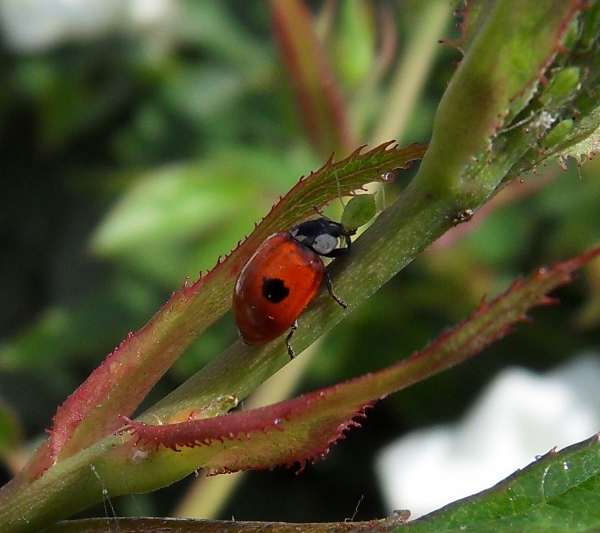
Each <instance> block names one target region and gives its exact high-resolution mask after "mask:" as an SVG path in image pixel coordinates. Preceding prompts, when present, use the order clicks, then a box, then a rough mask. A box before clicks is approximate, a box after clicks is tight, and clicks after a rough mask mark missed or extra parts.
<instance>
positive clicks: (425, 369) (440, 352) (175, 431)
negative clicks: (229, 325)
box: [123, 247, 600, 473]
mask: <svg viewBox="0 0 600 533" xmlns="http://www.w3.org/2000/svg"><path fill="white" fill-rule="evenodd" d="M598 255H600V247H597V248H594V249H592V250H590V251H588V252H586V253H583V254H581V255H580V256H577V257H575V258H573V259H570V260H568V261H565V262H562V263H559V264H557V265H555V266H554V267H552V268H549V269H545V268H541V269H539V270H538V271H537V272H536V273H534V274H533V275H532V276H531V277H530V278H529V279H527V280H517V281H515V282H514V283H513V284H512V286H511V287H510V288H509V290H508V291H507V292H506V293H505V294H503V295H500V296H498V297H496V298H495V299H494V300H492V301H491V302H490V303H486V302H485V301H484V302H482V303H481V304H480V306H479V308H478V309H477V310H476V312H475V313H474V314H473V315H472V316H471V317H470V318H469V319H467V320H466V321H465V322H463V323H461V324H459V325H458V326H456V327H455V328H454V329H452V330H450V331H448V332H446V333H444V334H443V335H441V336H440V337H439V338H438V339H437V340H436V341H435V342H434V343H433V344H432V345H431V346H429V347H428V348H427V349H426V350H424V351H423V352H420V353H416V354H414V355H412V356H411V357H410V358H409V359H407V360H405V361H401V362H399V363H396V364H395V365H392V366H390V367H388V368H385V369H383V370H380V371H378V372H374V373H371V374H366V375H364V376H361V377H359V378H356V379H353V380H350V381H347V382H345V383H342V384H338V385H335V386H333V387H329V388H326V389H322V390H319V391H316V392H313V393H310V394H305V395H303V396H300V397H298V398H294V399H291V400H287V401H284V402H281V403H278V404H275V405H271V406H268V407H264V408H260V409H254V410H251V411H240V412H234V413H230V414H227V415H223V416H219V417H216V418H210V419H205V420H197V421H189V422H183V423H180V424H165V425H152V424H145V423H142V422H134V421H128V423H127V426H126V428H125V430H123V432H125V431H128V432H130V433H131V434H132V435H133V446H134V447H138V446H139V447H140V448H141V449H143V450H144V452H145V453H149V454H152V456H153V459H154V460H155V461H156V460H160V459H161V458H162V459H167V458H168V460H169V461H170V462H171V464H172V462H174V461H179V460H182V461H189V460H191V461H194V462H195V463H194V464H196V465H200V466H203V467H205V468H207V469H209V471H211V472H212V473H223V472H235V471H239V470H248V469H261V468H272V467H274V466H277V465H291V464H293V463H295V462H299V463H300V464H301V465H303V464H304V463H305V462H306V461H307V460H315V459H317V458H319V457H321V456H322V455H324V454H326V453H327V451H328V449H329V446H330V445H331V444H332V443H333V442H335V441H337V440H338V439H339V438H341V437H342V436H343V433H344V431H345V430H346V429H348V428H349V427H351V426H355V425H358V423H357V422H356V420H355V419H356V417H359V416H362V415H363V414H364V410H365V408H366V407H368V406H370V405H371V404H373V403H374V402H375V401H377V400H379V399H381V398H384V397H385V396H387V395H388V394H390V393H392V392H395V391H398V390H401V389H403V388H405V387H407V386H409V385H411V384H413V383H416V382H417V381H420V380H422V379H424V378H426V377H429V376H432V375H434V374H436V373H438V372H441V371H442V370H445V369H448V368H450V367H452V366H455V365H457V364H458V363H461V362H463V361H465V360H466V359H468V358H470V357H472V356H473V355H475V354H476V353H478V352H479V351H481V350H482V349H483V348H485V347H486V346H487V345H489V344H490V343H491V342H493V341H495V340H497V339H499V338H501V337H503V336H504V335H505V334H506V333H508V332H510V331H511V328H512V327H513V325H514V324H515V323H517V322H519V321H523V320H525V319H526V318H527V317H526V313H527V311H528V310H530V309H532V308H534V307H536V306H539V305H548V304H550V303H553V302H554V300H553V299H552V298H549V297H548V296H546V294H547V293H548V292H550V291H552V290H554V289H556V288H557V287H559V286H561V285H564V284H566V283H569V282H570V281H571V279H572V276H571V273H572V272H573V271H574V270H576V269H579V268H581V267H582V266H583V265H585V264H586V263H587V262H589V261H590V260H591V259H593V258H594V257H596V256H598ZM194 450H195V451H196V453H194ZM174 451H176V452H179V453H176V454H174V453H173V452H174ZM182 452H186V453H182ZM155 464H156V463H155Z"/></svg>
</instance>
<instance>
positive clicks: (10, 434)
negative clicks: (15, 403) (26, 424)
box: [0, 401, 23, 460]
mask: <svg viewBox="0 0 600 533" xmlns="http://www.w3.org/2000/svg"><path fill="white" fill-rule="evenodd" d="M22 431H23V430H22V428H21V425H20V424H19V422H18V420H17V418H16V416H15V413H14V412H13V411H12V410H11V409H9V407H8V406H7V405H6V404H5V403H4V402H3V401H0V457H2V458H3V459H5V460H6V458H7V455H8V454H10V453H11V452H13V451H14V450H15V448H16V447H17V446H18V445H19V443H20V441H21V438H22Z"/></svg>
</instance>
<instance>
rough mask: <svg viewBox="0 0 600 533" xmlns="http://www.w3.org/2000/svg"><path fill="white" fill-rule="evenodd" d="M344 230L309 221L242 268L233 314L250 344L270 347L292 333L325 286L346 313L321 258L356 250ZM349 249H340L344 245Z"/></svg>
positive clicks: (275, 238) (267, 244)
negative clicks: (297, 321)
mask: <svg viewBox="0 0 600 533" xmlns="http://www.w3.org/2000/svg"><path fill="white" fill-rule="evenodd" d="M354 233H355V231H354V230H346V229H345V228H344V226H343V225H342V224H339V223H337V222H333V221H331V220H329V219H327V218H324V217H322V218H318V219H316V220H309V221H308V222H303V223H301V224H298V225H297V226H294V227H293V228H292V229H291V230H290V231H289V232H287V233H284V232H281V233H274V234H273V235H271V236H270V237H267V239H266V240H265V241H264V242H263V243H262V244H261V245H260V246H259V247H258V249H257V250H256V252H255V253H254V255H253V256H252V257H251V258H250V259H249V260H248V262H247V263H246V264H245V265H244V267H243V268H242V270H241V272H240V275H239V277H238V279H237V282H236V284H235V288H234V291H233V314H234V317H235V321H236V324H237V327H238V330H239V332H240V335H241V337H242V340H243V341H244V342H245V343H246V344H250V345H252V346H255V345H260V344H266V343H268V342H271V341H272V340H274V339H276V338H277V337H279V336H281V335H283V334H284V333H285V332H286V331H288V330H290V331H289V334H288V336H287V337H286V346H287V350H288V353H289V354H290V357H294V350H293V348H292V346H291V344H290V339H291V337H292V335H293V333H294V331H295V329H296V319H297V318H298V316H300V314H301V313H302V311H303V310H304V308H305V307H306V306H307V305H308V304H309V303H310V301H311V300H312V299H313V298H314V297H315V296H316V295H317V292H318V291H319V288H320V286H321V284H322V283H323V280H325V283H326V286H327V290H328V291H329V294H330V295H331V297H332V298H333V299H334V300H335V301H336V302H337V303H338V304H339V305H341V306H342V307H346V304H345V303H344V301H343V300H341V299H340V298H338V297H337V296H336V295H335V294H334V292H333V288H332V286H331V280H330V279H329V275H328V274H327V270H326V269H325V265H324V264H323V260H322V259H321V257H320V256H324V257H337V256H339V255H341V254H343V253H346V252H348V251H349V250H350V246H351V244H352V242H351V239H350V237H351V235H354ZM341 239H342V240H343V242H344V244H345V247H338V245H339V243H340V240H341Z"/></svg>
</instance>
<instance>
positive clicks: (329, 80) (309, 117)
mask: <svg viewBox="0 0 600 533" xmlns="http://www.w3.org/2000/svg"><path fill="white" fill-rule="evenodd" d="M271 9H272V12H273V25H274V31H275V36H276V38H277V41H278V44H279V48H280V50H281V54H282V59H283V62H284V64H285V66H286V68H287V72H288V77H289V78H290V81H291V84H292V88H293V91H294V97H295V101H296V106H297V108H298V113H299V115H300V119H301V120H302V121H303V122H304V126H305V128H306V130H307V135H308V137H309V139H310V141H311V143H312V145H313V147H314V148H315V149H316V150H317V151H318V152H319V153H321V154H323V155H326V154H328V153H329V152H331V151H332V150H333V151H336V152H341V153H342V154H345V153H347V152H349V151H350V150H352V148H353V147H354V146H355V145H356V142H355V141H354V140H353V138H352V137H353V135H352V132H351V131H350V127H349V123H348V116H347V113H348V109H347V107H346V104H345V103H344V101H343V97H342V94H341V92H340V89H339V87H338V85H337V83H336V80H335V79H334V75H333V71H332V69H331V67H330V65H329V61H328V58H327V55H326V53H325V49H324V47H323V44H322V43H321V42H320V41H319V40H318V38H317V36H316V34H315V31H314V23H313V20H312V15H311V13H310V12H309V11H308V8H307V6H306V5H305V4H304V2H303V0H272V1H271Z"/></svg>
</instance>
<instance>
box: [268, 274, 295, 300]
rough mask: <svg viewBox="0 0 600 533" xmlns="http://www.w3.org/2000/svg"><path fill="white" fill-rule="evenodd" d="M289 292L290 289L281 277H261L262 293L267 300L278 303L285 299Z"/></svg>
mask: <svg viewBox="0 0 600 533" xmlns="http://www.w3.org/2000/svg"><path fill="white" fill-rule="evenodd" d="M289 294H290V289H289V288H288V287H286V286H285V283H284V282H283V280H282V279H279V278H263V284H262V295H263V296H264V297H265V298H266V299H267V300H269V302H273V303H274V304H278V303H279V302H282V301H283V300H285V299H286V298H287V297H288V295H289Z"/></svg>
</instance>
